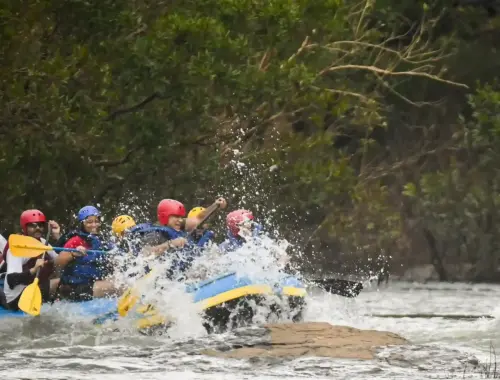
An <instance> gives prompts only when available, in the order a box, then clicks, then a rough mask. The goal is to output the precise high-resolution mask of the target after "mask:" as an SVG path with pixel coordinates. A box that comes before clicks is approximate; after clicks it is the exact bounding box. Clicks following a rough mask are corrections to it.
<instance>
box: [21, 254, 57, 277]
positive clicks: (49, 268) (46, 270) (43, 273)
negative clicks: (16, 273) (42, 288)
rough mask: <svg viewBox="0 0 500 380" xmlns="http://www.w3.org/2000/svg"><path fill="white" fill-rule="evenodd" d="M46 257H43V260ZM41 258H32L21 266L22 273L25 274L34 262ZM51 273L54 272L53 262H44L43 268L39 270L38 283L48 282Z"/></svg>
mask: <svg viewBox="0 0 500 380" xmlns="http://www.w3.org/2000/svg"><path fill="white" fill-rule="evenodd" d="M47 257H48V256H47V255H45V258H47ZM41 258H42V255H40V256H38V257H32V258H31V259H29V260H28V261H27V262H26V263H25V264H24V265H23V272H27V271H28V270H30V269H31V268H33V267H34V266H35V264H36V261H37V260H38V259H41ZM53 272H54V261H53V260H46V262H45V264H44V266H43V267H41V268H40V272H39V274H38V280H39V281H40V283H42V282H45V281H49V280H50V276H51V275H52V273H53Z"/></svg>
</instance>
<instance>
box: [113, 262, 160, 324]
mask: <svg viewBox="0 0 500 380" xmlns="http://www.w3.org/2000/svg"><path fill="white" fill-rule="evenodd" d="M152 273H153V271H152V270H151V271H149V272H148V273H147V274H146V275H144V276H143V277H142V278H140V279H139V280H137V283H136V285H135V286H134V287H132V288H130V289H128V290H127V291H126V292H125V293H123V295H122V296H121V298H120V299H119V300H118V314H120V315H121V316H122V317H124V316H126V315H127V314H128V312H129V311H130V309H132V308H133V307H134V305H135V304H136V303H137V301H139V296H138V295H137V293H138V291H139V288H138V286H139V285H140V284H141V283H142V282H143V281H144V280H146V279H148V278H149V277H150V276H151V275H152Z"/></svg>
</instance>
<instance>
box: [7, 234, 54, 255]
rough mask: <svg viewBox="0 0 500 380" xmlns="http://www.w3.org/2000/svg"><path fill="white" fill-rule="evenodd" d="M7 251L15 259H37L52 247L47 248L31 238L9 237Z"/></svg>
mask: <svg viewBox="0 0 500 380" xmlns="http://www.w3.org/2000/svg"><path fill="white" fill-rule="evenodd" d="M9 249H10V251H11V252H12V254H13V255H14V256H17V257H30V258H31V257H37V256H40V255H41V254H42V253H43V252H46V251H49V250H50V249H52V247H50V246H47V245H45V244H43V243H41V242H40V241H38V240H36V239H35V238H32V237H31V236H24V235H15V234H13V235H10V236H9Z"/></svg>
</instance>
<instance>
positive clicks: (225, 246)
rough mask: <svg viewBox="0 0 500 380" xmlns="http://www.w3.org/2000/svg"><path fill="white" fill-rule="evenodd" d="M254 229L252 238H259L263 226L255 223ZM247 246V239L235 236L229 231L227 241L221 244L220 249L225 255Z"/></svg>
mask: <svg viewBox="0 0 500 380" xmlns="http://www.w3.org/2000/svg"><path fill="white" fill-rule="evenodd" d="M253 226H254V227H253V229H252V237H257V236H259V234H260V233H261V231H262V226H261V225H260V224H258V223H254V225H253ZM243 244H245V239H243V238H242V237H240V236H235V235H233V234H232V233H231V231H230V230H227V235H226V240H224V241H223V242H222V243H221V244H219V249H220V250H221V251H222V252H223V253H229V252H233V251H235V250H237V249H238V248H240V247H241V246H243Z"/></svg>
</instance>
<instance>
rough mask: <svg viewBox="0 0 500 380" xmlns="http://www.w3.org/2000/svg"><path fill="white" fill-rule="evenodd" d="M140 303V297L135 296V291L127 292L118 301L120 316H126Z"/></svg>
mask: <svg viewBox="0 0 500 380" xmlns="http://www.w3.org/2000/svg"><path fill="white" fill-rule="evenodd" d="M137 301H139V297H138V296H137V295H135V294H134V289H129V290H127V291H126V292H125V293H124V294H123V296H122V298H120V299H119V300H118V314H120V315H121V316H122V317H124V316H126V315H127V313H128V312H129V311H130V309H132V308H133V307H134V305H135V304H136V303H137Z"/></svg>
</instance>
